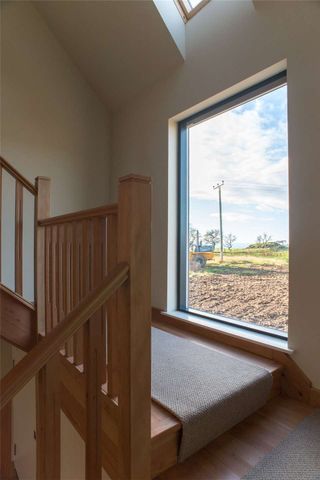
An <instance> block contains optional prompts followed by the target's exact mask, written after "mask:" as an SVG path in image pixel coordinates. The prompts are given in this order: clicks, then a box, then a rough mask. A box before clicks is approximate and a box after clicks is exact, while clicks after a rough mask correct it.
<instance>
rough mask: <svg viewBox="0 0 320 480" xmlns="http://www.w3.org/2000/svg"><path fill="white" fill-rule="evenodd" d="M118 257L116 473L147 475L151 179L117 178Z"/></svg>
mask: <svg viewBox="0 0 320 480" xmlns="http://www.w3.org/2000/svg"><path fill="white" fill-rule="evenodd" d="M118 217H119V218H118V239H119V240H118V260H119V261H126V262H127V263H128V264H129V268H130V271H129V280H128V281H127V282H126V283H125V284H124V285H123V286H122V287H121V288H120V290H119V292H118V326H119V329H118V330H119V337H118V341H119V343H118V345H119V408H120V431H119V442H120V445H119V478H123V479H124V478H125V479H126V480H132V479H135V480H138V479H139V480H149V479H150V478H151V465H150V463H151V438H150V437H151V181H150V178H147V177H140V176H136V175H129V176H127V177H123V178H121V179H120V185H119V210H118Z"/></svg>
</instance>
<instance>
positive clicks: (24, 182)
mask: <svg viewBox="0 0 320 480" xmlns="http://www.w3.org/2000/svg"><path fill="white" fill-rule="evenodd" d="M0 165H1V167H2V168H3V169H4V170H6V171H7V172H8V173H9V174H10V175H12V177H14V178H15V179H16V180H18V181H19V182H20V183H22V185H23V186H24V187H25V188H26V189H27V190H29V192H30V193H32V195H37V189H36V187H35V186H34V185H32V183H31V182H29V180H27V179H26V178H25V177H24V176H23V175H21V173H19V172H18V170H16V169H15V168H14V167H13V166H12V165H10V163H8V162H7V161H6V160H5V159H4V158H3V157H0Z"/></svg>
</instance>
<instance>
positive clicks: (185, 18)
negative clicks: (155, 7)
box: [174, 0, 210, 23]
mask: <svg viewBox="0 0 320 480" xmlns="http://www.w3.org/2000/svg"><path fill="white" fill-rule="evenodd" d="M209 2H210V0H202V1H201V2H200V3H199V4H198V5H197V6H196V7H194V8H193V9H192V10H190V11H189V12H188V10H187V9H186V6H185V4H184V0H174V3H175V4H176V6H177V8H178V10H179V12H180V15H181V17H182V19H183V21H184V23H187V21H188V20H190V19H191V18H192V17H194V16H195V15H196V14H197V13H198V12H199V11H200V10H201V9H202V8H203V7H205V6H206V5H207V4H208V3H209Z"/></svg>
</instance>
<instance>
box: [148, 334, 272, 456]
mask: <svg viewBox="0 0 320 480" xmlns="http://www.w3.org/2000/svg"><path fill="white" fill-rule="evenodd" d="M271 386H272V375H271V374H270V373H269V372H268V371H267V370H265V369H264V368H261V367H259V366H256V365H253V364H251V363H248V362H245V361H244V360H239V359H238V358H234V357H231V356H229V355H227V354H223V353H221V352H217V351H214V350H212V349H210V348H207V347H204V346H202V345H197V344H196V343H194V342H192V341H190V340H186V339H183V338H180V337H177V336H175V335H172V334H169V333H166V332H163V331H161V330H159V329H156V328H153V329H152V398H153V399H154V400H155V401H157V402H158V403H160V404H161V405H162V406H163V407H165V408H166V409H167V410H169V411H170V412H171V413H173V414H174V415H175V416H176V417H177V418H178V419H179V420H180V422H181V424H182V438H181V444H180V450H179V461H183V460H185V459H186V458H188V457H189V456H190V455H192V454H193V453H195V452H196V451H198V450H200V449H201V448H202V447H204V446H205V445H207V444H208V443H210V442H211V441H212V440H214V439H215V438H216V437H218V436H219V435H221V434H222V433H224V432H225V431H227V430H229V429H230V428H232V427H233V426H234V425H236V424H237V423H239V422H241V421H242V420H243V419H244V418H246V417H247V416H249V415H251V414H252V413H253V412H255V411H256V410H258V409H259V408H260V407H262V406H263V405H264V404H265V403H266V401H267V400H268V397H269V393H270V390H271Z"/></svg>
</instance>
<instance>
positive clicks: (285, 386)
mask: <svg viewBox="0 0 320 480" xmlns="http://www.w3.org/2000/svg"><path fill="white" fill-rule="evenodd" d="M152 322H153V325H154V326H156V327H159V328H165V329H166V330H168V331H171V332H172V333H174V332H175V333H177V332H180V333H184V334H185V336H187V337H188V338H190V339H191V338H193V339H195V340H197V339H198V340H199V339H206V340H208V341H210V342H213V343H216V344H217V343H219V344H224V345H228V347H234V348H236V349H239V350H243V351H245V352H250V353H251V354H255V355H257V356H259V357H264V358H266V359H270V360H273V361H275V362H277V363H278V364H281V365H282V366H283V370H282V372H281V379H280V387H281V392H282V393H284V394H286V395H288V396H289V397H291V398H295V399H297V400H301V401H304V402H306V403H308V404H310V405H312V406H320V390H318V389H316V388H314V387H313V386H312V383H311V381H310V380H309V378H308V377H307V376H306V375H305V373H304V372H303V371H302V370H301V368H300V367H299V366H298V365H297V364H296V363H295V361H294V360H293V359H292V357H291V356H290V355H288V354H286V353H283V352H280V351H278V350H275V349H273V348H272V347H270V346H262V345H258V344H255V343H252V342H250V341H247V340H245V339H243V338H238V337H237V338H236V337H232V336H230V335H227V334H224V333H222V332H218V331H216V330H211V329H208V328H204V327H203V326H201V325H197V324H195V323H192V322H189V321H185V320H182V319H180V318H177V317H172V316H170V317H168V316H165V315H162V313H161V310H160V309H158V308H153V309H152Z"/></svg>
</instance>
